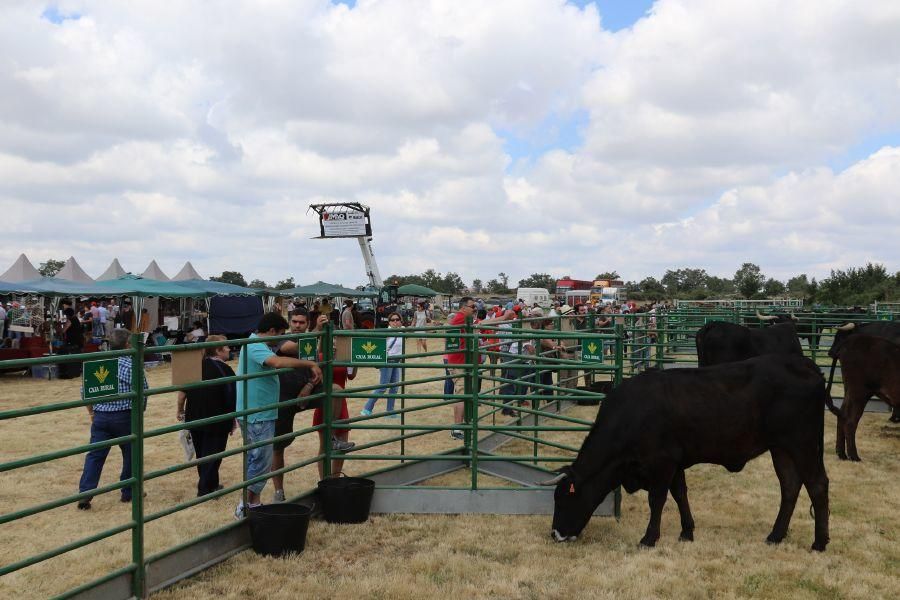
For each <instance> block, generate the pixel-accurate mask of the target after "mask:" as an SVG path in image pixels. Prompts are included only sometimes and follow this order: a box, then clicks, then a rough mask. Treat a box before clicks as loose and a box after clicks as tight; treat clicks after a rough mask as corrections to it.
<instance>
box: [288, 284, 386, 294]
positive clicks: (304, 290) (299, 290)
mask: <svg viewBox="0 0 900 600" xmlns="http://www.w3.org/2000/svg"><path fill="white" fill-rule="evenodd" d="M277 293H278V294H279V295H281V296H320V297H328V298H333V297H335V296H342V297H345V298H367V297H371V296H377V295H378V292H374V291H368V292H365V291H362V292H361V291H359V290H353V289H350V288H345V287H342V286H339V285H334V284H333V283H325V282H324V281H317V282H316V283H314V284H312V285H301V286H300V287H295V288H291V289H288V290H278V291H277Z"/></svg>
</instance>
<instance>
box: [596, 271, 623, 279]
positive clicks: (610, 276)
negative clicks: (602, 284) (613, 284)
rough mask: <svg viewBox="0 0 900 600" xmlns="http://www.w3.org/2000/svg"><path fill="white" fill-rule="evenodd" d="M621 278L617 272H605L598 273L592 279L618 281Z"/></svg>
mask: <svg viewBox="0 0 900 600" xmlns="http://www.w3.org/2000/svg"><path fill="white" fill-rule="evenodd" d="M621 277H622V276H621V275H619V272H618V271H606V272H605V273H600V274H599V275H597V276H596V277H594V279H620V278H621Z"/></svg>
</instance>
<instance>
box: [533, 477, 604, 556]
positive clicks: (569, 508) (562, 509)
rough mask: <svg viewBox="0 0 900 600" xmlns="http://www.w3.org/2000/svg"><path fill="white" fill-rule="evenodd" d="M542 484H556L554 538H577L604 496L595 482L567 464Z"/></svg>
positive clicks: (560, 540) (573, 539)
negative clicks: (587, 479) (598, 495)
mask: <svg viewBox="0 0 900 600" xmlns="http://www.w3.org/2000/svg"><path fill="white" fill-rule="evenodd" d="M541 485H556V490H555V491H554V492H553V526H552V528H551V530H550V535H551V537H553V539H554V540H555V541H557V542H573V541H575V540H576V539H577V538H578V535H579V534H580V533H581V532H582V530H584V528H585V526H586V525H587V524H588V521H590V519H591V515H592V514H593V512H594V509H595V508H597V505H598V504H599V502H600V500H602V499H603V498H602V497H601V498H599V499H598V498H597V494H596V490H595V489H594V488H595V485H594V482H586V481H584V480H583V479H581V478H579V477H578V476H577V475H576V474H575V472H574V471H573V470H572V468H571V467H563V468H562V469H560V470H559V472H558V475H557V476H556V477H554V478H553V479H551V480H549V481H545V482H543V483H542V484H541Z"/></svg>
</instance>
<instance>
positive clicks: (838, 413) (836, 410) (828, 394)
mask: <svg viewBox="0 0 900 600" xmlns="http://www.w3.org/2000/svg"><path fill="white" fill-rule="evenodd" d="M835 366H837V357H835V358H832V359H831V370H830V371H828V384H827V385H826V386H825V406H827V407H828V410H830V411H831V412H832V413H833V414H834V415H835V416H837V417H840V416H841V410H840V409H839V408H836V407H835V406H834V402H833V401H832V400H831V384H832V383H833V382H834V368H835Z"/></svg>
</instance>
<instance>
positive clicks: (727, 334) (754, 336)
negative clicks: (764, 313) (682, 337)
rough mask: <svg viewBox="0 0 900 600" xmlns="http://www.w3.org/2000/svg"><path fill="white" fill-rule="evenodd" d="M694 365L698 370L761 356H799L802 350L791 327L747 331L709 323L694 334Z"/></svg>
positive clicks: (801, 354)
mask: <svg viewBox="0 0 900 600" xmlns="http://www.w3.org/2000/svg"><path fill="white" fill-rule="evenodd" d="M695 343H696V344H697V364H698V366H701V367H708V366H711V365H721V364H724V363H729V362H735V361H739V360H746V359H748V358H752V357H754V356H762V355H763V354H786V355H795V356H803V348H802V347H801V346H800V340H799V339H798V338H797V330H796V329H795V328H794V325H793V324H792V323H779V324H777V325H770V326H768V327H761V328H757V329H751V328H749V327H744V326H743V325H736V324H734V323H727V322H725V321H713V322H711V323H707V324H706V325H704V326H703V327H701V328H700V330H699V331H697V337H696V340H695Z"/></svg>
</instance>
